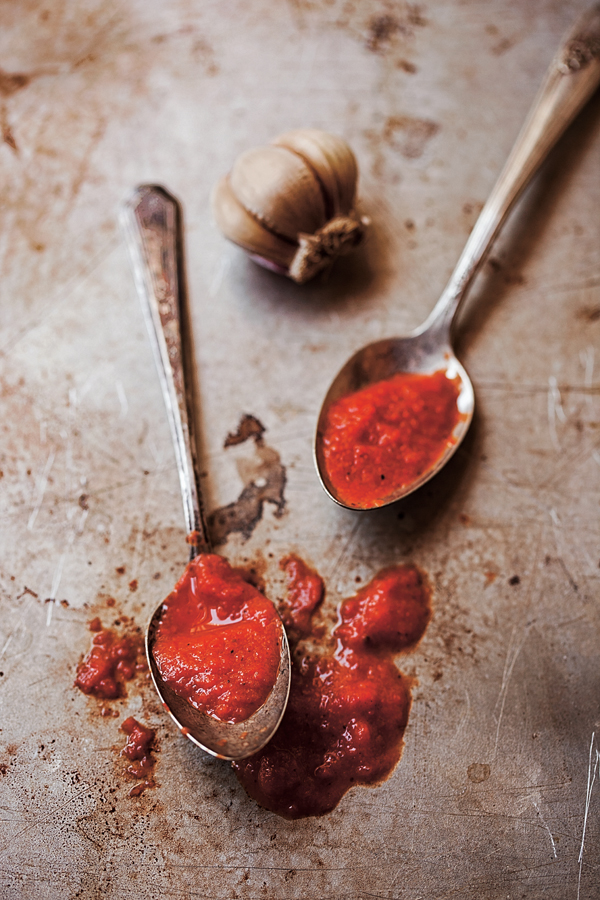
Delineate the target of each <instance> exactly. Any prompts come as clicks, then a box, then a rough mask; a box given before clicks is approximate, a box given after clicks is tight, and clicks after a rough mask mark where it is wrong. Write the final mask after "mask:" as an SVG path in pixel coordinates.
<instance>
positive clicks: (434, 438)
mask: <svg viewBox="0 0 600 900" xmlns="http://www.w3.org/2000/svg"><path fill="white" fill-rule="evenodd" d="M458 394H459V382H458V379H454V380H451V379H449V378H447V377H446V375H445V373H444V372H443V371H440V372H434V373H433V374H430V375H429V374H428V375H421V374H415V373H399V374H398V375H394V376H393V377H392V378H389V379H386V380H384V381H379V382H377V383H376V384H372V385H368V386H367V387H365V388H362V390H359V391H356V392H355V393H353V394H349V395H348V396H346V397H342V398H340V399H339V400H337V401H335V403H332V405H331V406H330V407H329V410H328V411H327V415H326V422H325V428H324V431H323V456H324V463H325V470H326V473H327V476H328V477H329V480H330V482H331V484H332V486H333V487H334V489H335V492H336V494H337V496H338V497H339V499H340V500H342V501H343V502H344V503H345V504H347V505H348V506H352V507H355V508H357V509H361V508H363V507H365V506H370V505H372V504H379V505H381V504H383V503H385V502H387V500H388V498H391V497H393V496H394V495H395V494H396V493H397V491H398V490H400V489H402V488H403V487H405V486H406V485H409V484H412V482H414V481H415V480H416V479H418V478H420V477H421V475H423V474H425V473H426V472H428V471H429V470H430V469H431V468H433V466H434V465H435V463H436V462H437V461H438V459H439V458H440V457H441V456H442V455H443V453H444V451H445V450H446V448H447V447H448V446H450V445H452V444H453V443H454V439H453V437H452V433H453V431H454V428H455V427H456V425H457V424H458V422H459V421H460V420H461V419H462V418H463V416H462V414H461V413H460V412H459V410H458V406H457V398H458Z"/></svg>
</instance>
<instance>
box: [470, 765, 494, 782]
mask: <svg viewBox="0 0 600 900" xmlns="http://www.w3.org/2000/svg"><path fill="white" fill-rule="evenodd" d="M490 774H491V769H490V767H489V766H488V764H487V763H472V764H471V765H470V766H469V768H468V769H467V777H468V779H469V781H472V782H473V784H481V783H482V782H483V781H487V780H488V778H489V777H490Z"/></svg>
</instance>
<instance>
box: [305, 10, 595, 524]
mask: <svg viewBox="0 0 600 900" xmlns="http://www.w3.org/2000/svg"><path fill="white" fill-rule="evenodd" d="M599 82H600V4H595V5H594V6H593V7H592V8H591V9H589V10H588V11H587V12H586V13H585V14H584V15H583V16H582V17H581V18H580V19H579V20H578V22H577V24H576V25H575V27H574V29H573V30H572V31H571V32H570V34H569V35H568V36H567V37H566V38H565V40H564V41H563V44H562V46H561V48H560V49H559V52H558V54H557V56H556V57H555V59H554V61H553V63H552V65H551V66H550V69H549V70H548V73H547V75H546V78H545V81H544V83H543V84H542V87H541V89H540V92H539V94H538V97H537V99H536V101H535V102H534V105H533V107H532V109H531V111H530V113H529V116H528V118H527V120H526V122H525V124H524V126H523V128H522V130H521V133H520V135H519V137H518V138H517V142H516V144H515V146H514V148H513V150H512V153H511V155H510V156H509V158H508V161H507V163H506V165H505V167H504V169H503V171H502V173H501V174H500V177H499V179H498V181H497V183H496V186H495V187H494V189H493V191H492V193H491V195H490V197H489V199H488V201H487V203H486V204H485V206H484V207H483V209H482V211H481V214H480V216H479V218H478V220H477V223H476V224H475V227H474V228H473V230H472V232H471V235H470V237H469V240H468V241H467V244H466V246H465V249H464V250H463V253H462V255H461V257H460V259H459V260H458V263H457V265H456V268H455V270H454V272H453V273H452V275H451V277H450V281H449V282H448V285H447V286H446V288H445V290H444V291H443V293H442V296H441V297H440V299H439V300H438V302H437V304H436V306H435V307H434V309H433V311H432V312H431V314H430V315H429V317H428V319H427V320H426V321H425V322H424V324H423V325H421V327H420V328H417V330H416V331H414V332H412V334H409V335H407V336H406V337H399V338H387V339H384V340H380V341H376V342H375V343H372V344H369V345H368V346H366V347H363V349H361V350H359V351H358V352H357V353H355V354H354V356H352V357H351V359H350V360H349V361H348V362H347V363H346V364H345V366H344V367H343V368H342V369H341V370H340V372H339V373H338V375H337V376H336V378H335V379H334V381H333V384H332V385H331V387H330V388H329V391H328V393H327V395H326V397H325V400H324V403H323V406H322V408H321V412H320V415H319V420H318V424H317V432H316V438H315V461H316V465H317V470H318V473H319V477H320V479H321V483H322V484H323V487H324V488H325V490H326V491H327V493H328V494H329V496H330V497H331V498H332V499H333V500H335V502H336V503H338V504H339V505H340V506H344V507H346V508H348V509H363V510H364V509H376V508H378V507H382V506H387V505H388V504H389V503H393V502H395V501H396V500H399V499H400V498H401V497H405V496H406V495H407V494H410V493H412V492H413V491H415V490H416V489H417V488H419V487H421V485H423V484H424V483H425V482H426V481H428V480H429V479H430V478H432V477H433V475H435V474H436V473H437V472H439V470H440V469H441V468H442V466H444V465H445V464H446V463H447V462H448V460H449V459H450V457H451V456H452V454H453V453H454V452H455V450H456V448H457V447H458V446H459V444H460V442H461V441H462V440H463V438H464V436H465V435H466V433H467V431H468V428H469V425H470V423H471V420H472V418H473V410H474V406H475V396H474V392H473V386H472V384H471V381H470V379H469V376H468V375H467V373H466V371H465V369H464V367H463V366H462V365H461V363H460V362H459V361H458V359H457V358H456V356H455V355H454V352H453V350H452V341H451V339H452V324H453V322H454V320H455V317H456V314H457V311H458V309H459V306H460V304H461V302H462V300H463V299H464V297H465V295H466V293H467V291H468V289H469V287H470V286H471V284H472V282H473V279H474V278H475V275H476V274H477V272H478V271H479V269H480V268H481V266H482V264H483V262H484V261H485V258H486V256H487V253H488V251H489V249H490V246H491V244H492V242H493V240H494V238H495V237H496V235H497V234H498V232H499V230H500V227H501V226H502V224H503V223H504V221H505V219H506V217H507V216H508V213H509V211H510V209H511V208H512V206H513V204H514V203H515V201H516V200H517V198H518V197H519V196H520V195H521V193H522V191H523V189H524V188H525V186H526V185H527V183H528V182H529V180H530V179H531V177H532V176H533V175H534V173H535V172H536V171H537V169H538V168H539V167H540V165H541V164H542V162H543V160H544V159H545V158H546V156H547V155H548V153H549V151H550V150H551V148H552V147H553V146H554V144H555V143H556V142H557V140H558V139H559V137H560V136H561V135H562V133H563V132H564V131H565V129H566V128H567V126H568V125H569V124H570V123H571V122H572V120H573V119H574V118H575V116H576V115H577V113H578V112H579V110H580V109H581V108H582V106H583V105H584V104H585V103H586V101H587V100H588V99H589V98H590V97H591V95H592V94H593V93H594V91H595V89H596V87H597V86H598V83H599Z"/></svg>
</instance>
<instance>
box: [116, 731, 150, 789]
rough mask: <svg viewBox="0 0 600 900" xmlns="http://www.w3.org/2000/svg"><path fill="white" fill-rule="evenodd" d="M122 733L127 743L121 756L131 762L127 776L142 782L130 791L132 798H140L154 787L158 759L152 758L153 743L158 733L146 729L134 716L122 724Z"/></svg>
mask: <svg viewBox="0 0 600 900" xmlns="http://www.w3.org/2000/svg"><path fill="white" fill-rule="evenodd" d="M121 731H124V732H125V734H126V735H127V743H126V744H125V746H124V747H123V749H122V750H121V756H124V757H125V758H126V759H128V760H130V761H131V765H130V766H127V774H128V775H130V776H131V777H132V778H136V779H138V780H139V781H140V783H139V784H136V785H134V787H132V788H131V790H130V791H129V796H130V797H139V796H140V794H142V793H143V792H144V791H145V790H146V788H149V787H154V786H155V781H154V776H153V772H154V766H155V764H156V759H155V758H154V757H153V756H152V750H153V748H152V746H151V745H152V742H153V741H154V738H155V736H156V732H155V731H154V730H153V729H152V728H146V726H145V725H142V724H141V723H140V722H138V721H137V719H134V718H133V716H129V717H128V718H127V719H125V720H124V721H123V722H122V723H121Z"/></svg>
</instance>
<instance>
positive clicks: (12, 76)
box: [0, 69, 32, 97]
mask: <svg viewBox="0 0 600 900" xmlns="http://www.w3.org/2000/svg"><path fill="white" fill-rule="evenodd" d="M31 80H32V76H31V75H29V74H27V73H26V72H5V71H4V69H0V96H2V97H10V96H11V95H12V94H16V93H17V91H21V90H23V88H26V87H27V85H28V84H30V82H31Z"/></svg>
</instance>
